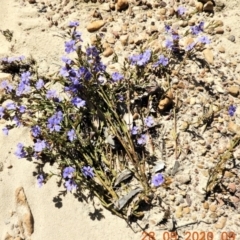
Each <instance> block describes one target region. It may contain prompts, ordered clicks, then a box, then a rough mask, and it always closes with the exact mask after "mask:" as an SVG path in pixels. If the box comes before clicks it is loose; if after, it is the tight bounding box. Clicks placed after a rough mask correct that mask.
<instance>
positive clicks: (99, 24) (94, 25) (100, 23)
mask: <svg viewBox="0 0 240 240" xmlns="http://www.w3.org/2000/svg"><path fill="white" fill-rule="evenodd" d="M104 25H105V21H103V20H97V21H94V22H91V23H89V24H88V25H87V30H88V31H89V32H95V31H97V30H99V29H100V28H101V27H103V26H104Z"/></svg>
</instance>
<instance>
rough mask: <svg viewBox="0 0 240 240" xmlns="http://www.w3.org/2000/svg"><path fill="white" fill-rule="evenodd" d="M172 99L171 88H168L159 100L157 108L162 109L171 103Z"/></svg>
mask: <svg viewBox="0 0 240 240" xmlns="http://www.w3.org/2000/svg"><path fill="white" fill-rule="evenodd" d="M172 101H173V93H172V90H169V91H168V92H167V93H166V95H165V96H164V98H163V99H162V100H160V102H159V105H158V108H159V109H160V110H164V109H166V108H167V107H169V106H170V105H171V104H172Z"/></svg>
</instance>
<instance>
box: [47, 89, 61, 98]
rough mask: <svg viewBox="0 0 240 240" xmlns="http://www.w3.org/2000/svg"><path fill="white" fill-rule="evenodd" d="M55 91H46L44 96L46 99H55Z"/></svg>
mask: <svg viewBox="0 0 240 240" xmlns="http://www.w3.org/2000/svg"><path fill="white" fill-rule="evenodd" d="M57 96H58V95H57V91H56V90H48V91H47V94H46V97H47V98H48V99H51V98H57Z"/></svg>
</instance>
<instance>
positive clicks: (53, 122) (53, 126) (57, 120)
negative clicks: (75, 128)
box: [47, 111, 63, 132]
mask: <svg viewBox="0 0 240 240" xmlns="http://www.w3.org/2000/svg"><path fill="white" fill-rule="evenodd" d="M62 119H63V113H62V112H61V111H58V112H56V113H55V114H54V115H53V116H52V117H50V118H49V119H48V124H47V128H48V129H49V130H50V132H53V131H56V132H59V131H60V129H61V126H60V124H61V121H62Z"/></svg>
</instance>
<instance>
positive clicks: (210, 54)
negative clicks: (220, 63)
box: [203, 48, 213, 64]
mask: <svg viewBox="0 0 240 240" xmlns="http://www.w3.org/2000/svg"><path fill="white" fill-rule="evenodd" d="M203 56H204V58H205V60H206V61H207V63H208V64H213V52H212V50H210V49H209V48H206V49H204V50H203Z"/></svg>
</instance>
